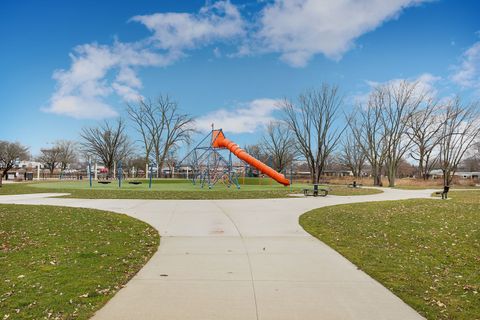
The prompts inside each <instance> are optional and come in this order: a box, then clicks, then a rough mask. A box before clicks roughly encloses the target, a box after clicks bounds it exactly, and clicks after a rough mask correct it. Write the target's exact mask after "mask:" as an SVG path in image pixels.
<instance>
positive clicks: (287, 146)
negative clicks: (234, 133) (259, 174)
mask: <svg viewBox="0 0 480 320" xmlns="http://www.w3.org/2000/svg"><path fill="white" fill-rule="evenodd" d="M266 129H267V130H266V133H265V135H264V136H263V139H262V140H263V141H262V143H261V149H262V150H263V153H264V154H267V155H269V156H271V158H272V165H273V167H274V169H275V170H277V171H278V172H282V171H283V170H284V169H286V168H287V167H288V166H289V165H290V164H291V163H292V161H293V159H294V157H295V151H296V150H295V144H294V139H293V136H292V133H291V131H290V130H288V128H287V127H286V125H285V124H284V123H282V122H279V121H271V122H270V123H269V124H268V125H267V128H266Z"/></svg>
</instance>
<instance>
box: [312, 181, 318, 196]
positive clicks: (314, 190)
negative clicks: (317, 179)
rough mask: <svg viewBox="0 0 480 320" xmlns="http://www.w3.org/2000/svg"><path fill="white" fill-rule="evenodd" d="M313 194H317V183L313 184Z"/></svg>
mask: <svg viewBox="0 0 480 320" xmlns="http://www.w3.org/2000/svg"><path fill="white" fill-rule="evenodd" d="M313 196H314V197H316V196H318V184H314V185H313Z"/></svg>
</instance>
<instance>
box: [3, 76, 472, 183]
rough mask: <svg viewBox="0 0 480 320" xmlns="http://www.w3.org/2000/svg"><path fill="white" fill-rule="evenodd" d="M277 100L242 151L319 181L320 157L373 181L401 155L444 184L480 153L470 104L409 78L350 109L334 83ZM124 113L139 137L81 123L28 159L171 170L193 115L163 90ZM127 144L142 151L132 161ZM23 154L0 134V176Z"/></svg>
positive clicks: (390, 171)
mask: <svg viewBox="0 0 480 320" xmlns="http://www.w3.org/2000/svg"><path fill="white" fill-rule="evenodd" d="M279 104H280V105H279V109H280V112H281V117H280V118H279V119H278V120H275V121H272V122H271V123H269V124H268V125H267V126H266V128H265V130H264V134H263V136H262V138H261V140H260V141H259V143H257V144H254V145H249V146H246V147H245V149H246V151H247V152H249V153H250V154H251V155H252V156H254V157H256V158H259V159H260V160H262V161H263V162H265V163H266V164H268V165H270V166H271V167H273V168H274V169H276V170H277V171H279V172H285V171H286V170H287V168H289V167H291V166H292V164H293V163H294V162H295V161H296V162H303V163H305V165H306V167H307V168H308V171H309V173H310V179H311V182H312V183H318V182H319V181H320V179H321V177H322V176H323V175H324V173H325V170H326V168H327V166H328V165H329V163H331V162H333V161H338V162H339V163H341V164H342V165H343V166H344V167H346V168H348V169H349V170H350V171H351V172H352V173H353V175H354V176H355V177H360V176H361V175H362V174H363V173H364V170H365V167H366V165H368V166H369V168H370V175H371V177H372V179H373V183H374V185H377V186H379V185H382V180H381V177H382V175H384V174H385V175H386V176H387V178H388V184H389V186H394V185H395V179H396V177H397V176H398V172H397V171H398V168H399V166H400V165H401V164H402V163H404V162H405V159H406V158H409V159H411V160H413V161H415V162H416V163H417V167H418V170H417V171H418V176H419V177H421V178H423V179H428V178H429V174H430V172H431V171H432V169H434V168H436V169H441V170H442V172H443V176H444V184H445V185H450V184H451V182H452V179H453V176H454V173H455V172H456V171H457V169H458V166H459V165H460V163H461V162H462V161H463V160H465V158H466V155H467V153H468V152H469V151H470V150H473V149H475V147H476V148H478V150H477V152H476V153H475V152H474V154H475V155H474V157H479V158H480V142H479V141H478V140H479V138H480V124H479V119H480V118H479V117H480V106H479V103H478V101H475V102H465V101H464V100H462V99H461V98H460V97H459V96H457V97H453V98H448V99H442V100H438V99H437V98H436V97H435V94H434V93H433V92H432V90H428V89H426V88H424V87H423V86H421V85H420V84H419V83H418V82H409V81H398V82H395V83H388V84H383V85H378V86H376V87H375V88H373V90H372V91H371V92H370V94H369V95H368V97H367V98H366V99H364V101H361V102H358V103H357V104H356V105H355V106H354V108H353V110H352V111H351V112H349V113H347V112H345V110H346V109H345V105H346V103H345V98H344V96H343V95H342V93H341V92H340V89H339V87H338V86H335V85H331V84H323V85H322V86H320V88H318V89H311V90H307V91H305V92H304V93H302V94H300V95H299V96H298V98H297V99H295V100H293V99H286V98H285V99H283V100H282V101H281V102H280V103H279ZM126 114H127V115H128V119H129V120H130V124H131V125H132V127H133V128H134V129H135V130H136V131H137V133H138V136H139V137H140V138H139V139H138V140H137V141H132V140H131V139H130V138H129V136H128V134H127V132H126V130H127V122H126V121H125V120H124V119H122V118H119V119H116V120H114V121H104V122H102V123H99V124H98V125H95V126H92V127H85V128H83V129H82V131H81V132H80V141H79V142H78V143H77V142H73V141H66V140H59V141H56V142H55V143H54V144H53V146H52V147H50V148H42V149H41V150H40V155H39V156H38V157H37V158H36V159H37V160H38V161H39V162H41V163H43V164H44V165H45V167H46V168H48V169H49V170H50V172H51V173H53V171H54V170H55V168H60V169H61V170H62V171H63V170H65V169H67V167H68V165H69V164H71V163H73V162H75V161H78V159H79V158H80V156H79V155H80V154H82V155H83V157H84V158H85V159H89V160H91V161H99V162H101V163H103V164H104V165H105V167H107V168H108V169H109V172H112V170H113V168H114V164H115V163H117V162H118V161H119V160H122V161H125V162H130V163H132V161H133V162H135V161H136V162H135V163H136V164H137V167H138V166H139V165H148V164H151V163H153V164H155V166H156V168H157V170H156V173H157V176H158V174H159V171H160V170H161V169H162V168H163V167H164V166H167V167H170V168H171V169H172V168H173V166H174V165H175V162H176V155H177V152H178V150H179V149H180V148H181V146H182V145H185V144H189V143H191V140H192V136H193V134H194V133H196V132H197V131H196V129H195V119H194V117H192V116H191V115H189V114H187V113H184V112H182V111H181V110H180V108H179V106H178V103H177V102H176V101H174V100H173V99H172V98H171V97H169V96H167V95H160V96H159V97H158V98H157V99H155V100H150V99H140V100H139V101H138V103H135V104H127V106H126ZM136 142H137V143H138V142H139V143H140V144H141V150H142V151H141V155H140V156H137V159H136V160H135V159H133V157H134V155H137V154H138V153H137V150H136V148H135V143H136ZM27 154H28V148H26V147H24V146H22V145H21V144H20V143H15V142H7V141H0V170H2V171H3V174H2V176H3V175H5V174H6V172H8V170H10V169H11V168H13V166H14V165H15V161H16V160H18V159H20V158H26V157H27V156H28V155H27ZM132 155H133V156H132ZM479 160H480V159H479ZM140 163H141V164H140ZM159 169H160V170H159ZM171 171H172V170H171Z"/></svg>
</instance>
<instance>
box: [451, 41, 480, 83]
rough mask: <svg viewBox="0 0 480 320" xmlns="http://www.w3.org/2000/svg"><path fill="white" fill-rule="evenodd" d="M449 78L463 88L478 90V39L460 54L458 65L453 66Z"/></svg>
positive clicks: (479, 67) (479, 55) (479, 44)
mask: <svg viewBox="0 0 480 320" xmlns="http://www.w3.org/2000/svg"><path fill="white" fill-rule="evenodd" d="M451 79H452V81H453V82H455V83H456V84H458V85H460V86H462V87H464V88H473V89H477V90H480V41H478V42H476V43H474V44H473V45H472V46H471V47H470V48H468V49H467V50H466V51H465V52H464V53H463V54H462V58H461V61H460V65H458V66H456V67H454V74H453V75H452V77H451Z"/></svg>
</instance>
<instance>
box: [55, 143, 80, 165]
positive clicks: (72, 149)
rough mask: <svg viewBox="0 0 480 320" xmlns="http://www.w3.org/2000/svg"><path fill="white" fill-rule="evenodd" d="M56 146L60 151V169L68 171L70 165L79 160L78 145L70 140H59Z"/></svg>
mask: <svg viewBox="0 0 480 320" xmlns="http://www.w3.org/2000/svg"><path fill="white" fill-rule="evenodd" d="M55 146H56V147H57V148H58V149H59V150H60V157H59V161H60V167H61V169H62V170H65V169H67V167H68V165H69V164H72V163H74V162H75V161H76V160H77V143H76V142H75V141H70V140H58V141H57V142H55Z"/></svg>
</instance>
